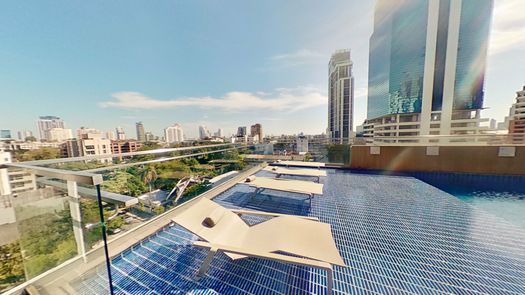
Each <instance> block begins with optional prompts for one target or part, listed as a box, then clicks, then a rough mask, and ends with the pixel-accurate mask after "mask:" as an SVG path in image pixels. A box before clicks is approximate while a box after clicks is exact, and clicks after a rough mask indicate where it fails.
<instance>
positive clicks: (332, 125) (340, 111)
mask: <svg viewBox="0 0 525 295" xmlns="http://www.w3.org/2000/svg"><path fill="white" fill-rule="evenodd" d="M353 114H354V77H353V76H352V61H351V60H350V50H339V51H336V52H335V53H334V54H332V57H331V58H330V62H329V63H328V128H327V133H328V137H329V138H330V140H331V141H332V142H334V143H341V144H342V143H348V142H349V140H350V137H351V135H352V129H353Z"/></svg>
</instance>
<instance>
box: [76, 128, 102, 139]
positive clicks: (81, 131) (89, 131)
mask: <svg viewBox="0 0 525 295" xmlns="http://www.w3.org/2000/svg"><path fill="white" fill-rule="evenodd" d="M86 134H102V132H101V131H100V130H98V129H95V128H88V127H80V128H79V129H77V138H83V137H84V136H85V135H86Z"/></svg>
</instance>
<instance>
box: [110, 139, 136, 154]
mask: <svg viewBox="0 0 525 295" xmlns="http://www.w3.org/2000/svg"><path fill="white" fill-rule="evenodd" d="M141 147H142V142H140V141H137V140H130V139H128V140H114V141H111V153H113V154H123V153H133V152H137V151H138V150H139V149H140V148H141Z"/></svg>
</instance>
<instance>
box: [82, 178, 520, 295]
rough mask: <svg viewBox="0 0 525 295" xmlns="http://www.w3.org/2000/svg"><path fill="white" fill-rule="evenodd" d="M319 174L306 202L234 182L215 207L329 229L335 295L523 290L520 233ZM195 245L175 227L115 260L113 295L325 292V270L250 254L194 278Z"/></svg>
mask: <svg viewBox="0 0 525 295" xmlns="http://www.w3.org/2000/svg"><path fill="white" fill-rule="evenodd" d="M327 171H328V176H327V177H322V178H321V183H324V184H325V187H324V196H321V197H320V196H316V197H315V198H314V199H313V200H312V201H311V202H310V200H309V199H308V198H305V197H303V196H300V195H296V194H291V193H273V192H272V193H269V192H265V193H263V194H259V195H257V196H253V194H251V192H253V191H254V189H253V188H250V187H248V186H247V185H243V184H237V185H235V186H234V187H233V188H231V189H229V190H227V191H226V192H224V193H221V194H219V195H218V196H217V197H216V198H215V199H214V201H216V202H218V203H219V204H221V205H223V206H226V207H230V208H247V209H253V210H263V211H271V212H277V213H286V214H297V215H307V216H315V217H318V218H319V219H320V220H321V221H322V222H327V223H330V224H331V225H332V231H333V235H334V238H335V242H336V245H337V247H338V249H339V251H340V253H341V256H342V257H343V259H344V260H345V263H346V264H347V267H338V266H335V267H334V294H386V293H389V294H451V293H453V294H524V293H525V244H524V242H523V241H525V230H524V229H523V228H521V227H519V226H516V225H513V224H512V223H509V222H507V221H506V220H504V219H502V218H500V217H498V216H495V215H493V214H490V213H488V212H487V211H485V210H481V209H479V208H477V207H475V206H471V205H470V204H468V203H467V202H464V201H461V200H459V199H458V198H456V197H454V196H452V195H450V194H448V193H446V192H444V191H442V190H440V189H437V188H435V187H433V186H431V185H429V184H427V183H425V182H423V181H421V180H418V179H416V178H412V177H399V176H384V175H370V174H354V173H351V172H348V171H342V170H331V169H329V170H327ZM257 175H259V176H261V175H264V176H272V174H271V173H269V172H264V171H261V172H259V173H258V174H257ZM247 221H248V222H252V223H253V222H258V221H260V219H259V220H257V219H255V218H251V219H248V220H247ZM194 240H196V237H195V236H194V235H193V234H191V233H189V232H187V231H186V230H184V229H182V228H180V227H179V226H166V227H165V228H163V229H161V230H160V231H159V232H158V233H157V234H155V235H153V236H151V237H150V238H148V239H147V240H145V241H143V242H142V243H140V244H137V245H135V246H133V247H131V248H130V249H128V250H126V251H125V252H123V253H121V254H120V255H119V256H117V257H115V258H114V259H113V260H112V274H113V278H114V287H115V291H116V293H117V294H187V293H191V294H326V274H325V272H324V271H321V270H318V269H312V268H308V267H301V266H293V265H289V264H284V263H280V262H275V261H270V260H263V259H256V258H248V259H242V260H239V261H231V260H230V259H229V258H227V257H226V256H225V255H224V254H219V255H216V256H215V259H214V260H213V261H212V263H211V266H210V269H209V271H208V273H207V274H206V275H205V276H204V277H203V278H201V279H200V280H198V281H196V280H195V279H194V278H195V274H196V272H197V270H198V268H199V267H200V265H201V264H202V262H203V260H204V258H205V257H206V253H207V252H206V251H205V250H202V249H198V248H196V247H194V246H192V245H191V243H192V241H194ZM100 271H101V273H103V269H101V270H100ZM74 288H75V290H76V291H77V292H78V293H79V294H101V293H104V292H107V282H106V281H105V278H104V276H103V275H98V274H96V273H91V274H90V275H86V276H85V277H83V278H82V279H81V280H79V281H78V282H77V284H76V285H75V286H74Z"/></svg>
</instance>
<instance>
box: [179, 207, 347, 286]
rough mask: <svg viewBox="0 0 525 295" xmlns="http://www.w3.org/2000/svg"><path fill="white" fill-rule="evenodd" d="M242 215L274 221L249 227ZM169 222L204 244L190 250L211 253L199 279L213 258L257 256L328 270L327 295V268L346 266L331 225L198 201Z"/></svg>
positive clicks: (200, 272)
mask: <svg viewBox="0 0 525 295" xmlns="http://www.w3.org/2000/svg"><path fill="white" fill-rule="evenodd" d="M242 214H245V215H257V216H268V217H269V216H271V217H273V218H271V219H269V220H267V221H264V222H261V223H258V224H255V225H251V226H250V225H248V224H247V223H246V222H244V220H242V219H241V217H240V216H241V215H242ZM172 221H173V222H174V223H176V224H178V225H180V226H182V227H183V228H185V229H187V230H188V231H190V232H192V233H194V234H195V235H197V236H198V237H200V238H201V239H202V240H203V241H196V242H194V243H193V245H195V246H197V247H202V248H207V249H209V250H210V252H209V253H208V255H207V257H206V258H205V259H204V261H203V264H202V266H201V267H200V269H199V272H198V274H197V277H198V278H199V277H201V276H202V275H204V274H205V273H206V272H207V270H208V268H209V265H210V263H211V260H212V259H213V256H214V255H215V253H217V252H223V253H224V254H226V255H227V256H229V257H230V258H232V259H234V260H236V259H242V258H246V257H257V258H263V259H271V260H276V261H280V262H284V263H290V264H296V265H303V266H309V267H315V268H321V269H324V270H326V271H327V285H328V286H327V288H328V292H327V293H328V294H330V293H331V291H332V284H333V270H332V265H340V266H345V263H344V261H343V259H342V258H341V255H340V254H339V251H338V250H337V247H336V245H335V242H334V239H333V237H332V231H331V227H330V224H327V223H322V222H319V221H318V220H316V219H315V218H312V217H303V216H294V215H285V214H274V213H267V212H259V211H246V210H229V209H227V208H224V207H222V206H220V205H219V204H217V203H215V202H213V201H211V200H208V199H206V198H201V199H199V200H198V201H196V202H195V203H194V204H192V205H190V207H189V208H187V209H186V210H185V211H183V212H181V213H179V214H177V215H176V216H175V217H173V218H172ZM277 252H279V254H278V253H277ZM280 253H286V254H290V255H293V256H289V255H285V254H280Z"/></svg>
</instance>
